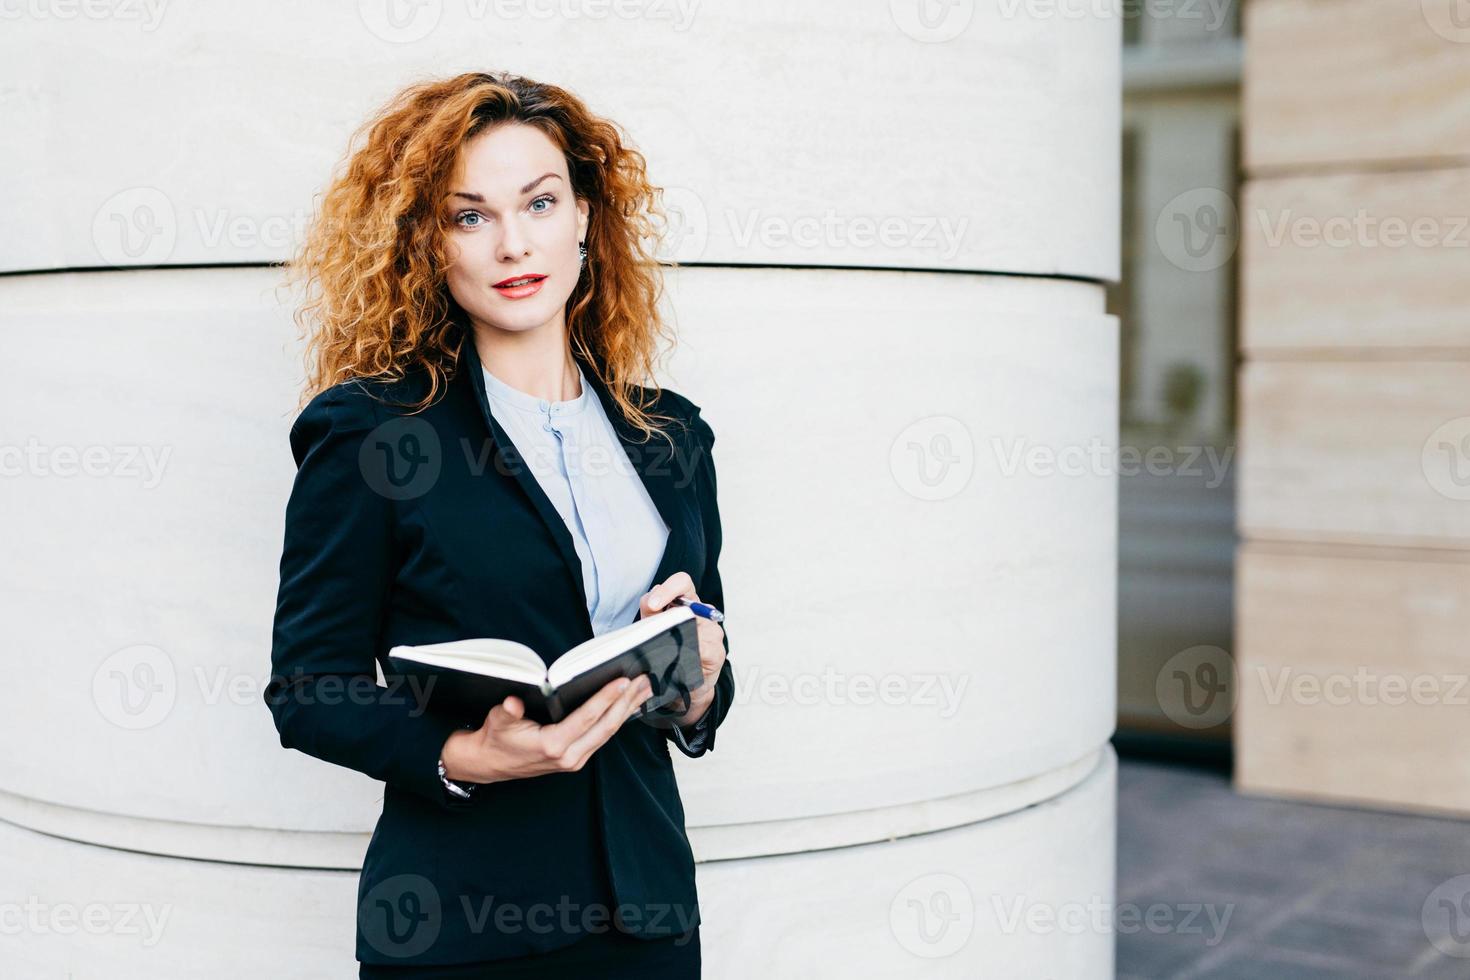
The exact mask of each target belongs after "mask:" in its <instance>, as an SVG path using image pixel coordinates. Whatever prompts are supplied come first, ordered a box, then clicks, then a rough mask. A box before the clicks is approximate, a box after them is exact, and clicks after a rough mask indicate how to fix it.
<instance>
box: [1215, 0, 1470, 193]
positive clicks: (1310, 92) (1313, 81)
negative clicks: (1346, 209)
mask: <svg viewBox="0 0 1470 980" xmlns="http://www.w3.org/2000/svg"><path fill="white" fill-rule="evenodd" d="M1455 11H1456V5H1455V3H1453V2H1452V0H1424V2H1422V3H1417V2H1404V3H1384V2H1382V0H1333V2H1330V3H1322V2H1315V0H1252V2H1250V3H1247V4H1245V5H1244V9H1243V11H1242V17H1243V20H1242V24H1243V28H1244V34H1245V39H1246V44H1245V52H1246V54H1245V58H1246V61H1245V75H1244V79H1243V86H1242V99H1243V108H1244V120H1245V126H1244V129H1243V133H1242V135H1243V138H1244V146H1243V149H1244V157H1245V166H1246V168H1247V169H1250V170H1254V169H1256V168H1260V167H1281V166H1303V165H1308V166H1310V165H1318V164H1324V163H1342V162H1350V163H1356V162H1362V161H1397V160H1411V159H1416V158H1425V157H1445V156H1455V155H1459V156H1465V155H1470V101H1467V100H1466V98H1465V93H1466V91H1467V90H1470V44H1467V43H1465V42H1467V41H1470V24H1464V23H1462V24H1457V23H1456V22H1455V18H1454V14H1455Z"/></svg>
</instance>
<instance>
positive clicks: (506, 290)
mask: <svg viewBox="0 0 1470 980" xmlns="http://www.w3.org/2000/svg"><path fill="white" fill-rule="evenodd" d="M545 281H546V277H545V276H544V275H542V274H541V273H539V272H527V273H525V274H524V275H519V276H511V277H510V278H509V279H502V280H500V281H499V282H497V283H496V284H495V285H494V287H493V288H494V290H495V291H496V292H497V293H499V294H500V295H502V296H504V297H505V298H507V299H525V298H526V297H527V296H535V295H536V294H537V293H538V292H540V291H541V284H542V283H543V282H545Z"/></svg>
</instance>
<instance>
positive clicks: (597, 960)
mask: <svg viewBox="0 0 1470 980" xmlns="http://www.w3.org/2000/svg"><path fill="white" fill-rule="evenodd" d="M651 970H656V971H657V975H658V976H659V980H699V973H700V951H699V926H695V927H694V928H693V929H691V930H690V931H689V932H686V933H685V934H684V935H682V936H671V937H669V938H666V939H637V938H634V937H633V936H629V935H627V934H626V933H622V932H619V931H618V930H617V929H615V928H608V929H605V930H603V931H601V932H590V933H588V934H587V935H585V936H583V937H582V938H581V939H579V940H577V941H576V942H574V943H572V944H571V945H569V946H563V947H562V948H560V949H554V950H552V951H551V952H549V953H535V954H532V955H530V956H512V957H509V958H507V959H499V960H483V961H481V962H478V963H457V964H455V965H453V966H407V965H404V966H378V965H376V964H372V963H359V964H358V974H357V976H358V980H406V978H410V977H411V978H413V980H471V978H475V980H478V978H481V977H484V978H487V980H540V978H551V980H565V978H567V977H598V978H600V980H647V977H648V975H649V971H651Z"/></svg>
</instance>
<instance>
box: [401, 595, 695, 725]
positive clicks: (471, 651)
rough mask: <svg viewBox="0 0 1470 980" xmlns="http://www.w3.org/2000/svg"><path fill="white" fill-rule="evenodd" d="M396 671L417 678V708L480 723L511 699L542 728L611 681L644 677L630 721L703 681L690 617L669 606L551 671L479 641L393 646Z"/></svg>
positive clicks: (502, 643)
mask: <svg viewBox="0 0 1470 980" xmlns="http://www.w3.org/2000/svg"><path fill="white" fill-rule="evenodd" d="M388 659H389V662H390V663H391V664H392V666H393V667H394V669H395V670H397V671H398V672H399V673H401V674H404V675H418V676H419V677H420V679H421V680H420V683H417V684H411V685H409V687H410V688H411V689H412V690H413V691H414V692H415V696H416V699H417V700H418V703H419V707H420V708H421V709H425V710H430V711H434V712H438V713H443V714H449V715H451V716H452V717H454V718H456V719H458V720H459V721H460V722H461V723H462V724H469V723H474V724H476V725H479V724H480V723H481V722H483V721H484V720H485V715H486V713H488V712H489V710H490V709H491V708H493V707H494V706H495V705H497V704H499V703H500V702H501V701H503V700H505V699H506V698H507V697H509V696H511V695H515V696H516V697H518V698H520V699H522V700H523V701H524V702H525V705H526V717H527V718H530V719H531V720H532V721H536V722H539V723H541V724H543V725H545V724H551V723H554V722H558V721H561V720H562V719H563V718H565V717H566V716H567V715H569V714H571V713H572V712H573V711H575V710H577V708H578V707H579V706H580V705H582V704H583V702H585V701H586V700H587V699H588V698H590V697H592V695H594V694H596V693H597V692H598V691H599V690H601V689H602V686H603V685H604V684H606V683H607V682H608V681H610V680H612V679H613V678H615V677H637V676H638V675H639V674H648V675H649V681H650V682H651V686H652V688H653V694H652V695H651V696H650V697H649V698H648V700H647V701H644V702H643V705H642V706H641V707H640V709H639V712H638V714H637V715H635V716H634V717H640V718H641V717H644V716H646V715H648V714H650V713H652V712H654V711H657V710H658V709H659V708H662V707H664V706H665V705H668V704H671V703H672V702H676V701H677V702H678V704H680V705H682V704H685V703H687V702H686V701H685V700H684V699H686V698H687V697H688V694H689V692H690V691H692V690H694V689H695V688H697V687H700V686H701V685H703V683H704V674H703V672H702V671H701V670H700V668H699V638H698V631H697V627H696V625H695V616H694V613H693V612H692V611H691V610H690V609H689V608H688V607H687V606H674V607H672V608H670V609H665V610H663V611H662V612H657V613H654V614H653V615H652V616H646V617H644V618H643V619H639V620H637V621H635V622H633V623H630V624H628V625H627V626H623V627H621V628H619V629H615V630H611V631H609V632H607V633H603V634H602V635H601V636H594V637H593V638H592V639H590V640H587V641H585V642H583V643H579V644H577V645H576V646H574V647H572V648H571V649H570V650H568V651H566V652H565V653H563V654H562V655H561V656H559V657H557V658H556V659H555V660H554V661H553V662H552V664H551V666H550V667H548V666H546V664H545V663H544V662H543V661H542V659H541V657H540V656H539V655H538V654H537V653H536V651H535V650H532V649H531V648H530V647H528V646H526V645H525V644H524V643H517V642H515V641H514V640H501V639H492V638H488V637H487V638H480V639H471V640H451V641H449V642H447V643H429V644H424V645H422V646H395V647H393V648H392V649H391V650H389V651H388Z"/></svg>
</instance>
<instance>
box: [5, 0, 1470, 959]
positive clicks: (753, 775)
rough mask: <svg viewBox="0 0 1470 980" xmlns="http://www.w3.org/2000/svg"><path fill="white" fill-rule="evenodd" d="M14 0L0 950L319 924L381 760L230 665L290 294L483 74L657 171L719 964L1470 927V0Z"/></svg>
mask: <svg viewBox="0 0 1470 980" xmlns="http://www.w3.org/2000/svg"><path fill="white" fill-rule="evenodd" d="M0 14H3V18H0V122H3V123H4V125H3V126H0V147H3V150H4V159H5V161H6V164H7V173H8V175H9V176H10V178H11V179H10V180H9V181H7V182H6V184H5V185H4V186H3V187H0V216H3V219H4V222H3V226H4V228H5V234H4V235H3V237H0V349H3V350H4V351H5V352H6V355H7V358H8V360H9V363H10V364H12V366H13V369H12V371H11V372H10V374H9V377H8V380H7V383H6V385H5V386H4V388H3V395H0V398H3V411H0V493H3V494H4V502H5V504H6V506H5V507H3V508H0V539H3V540H4V541H5V542H6V544H7V549H6V550H7V557H8V558H9V560H8V561H6V562H5V563H3V565H0V617H3V619H4V621H5V622H6V623H7V624H8V626H9V630H8V637H7V647H6V656H7V660H6V663H7V665H9V666H10V667H11V668H12V671H13V672H16V673H17V675H19V672H22V671H23V672H24V680H23V683H25V684H26V685H27V688H26V690H27V693H26V694H25V695H24V696H23V697H17V698H16V699H13V703H12V705H11V710H10V711H9V712H7V713H5V715H4V716H3V717H0V737H3V739H4V740H5V742H6V744H7V746H8V747H9V751H7V752H6V753H4V754H0V868H3V869H4V874H0V925H3V927H0V976H5V977H10V976H16V977H23V978H27V980H31V978H45V980H53V978H54V980H62V978H65V980H83V978H92V977H107V978H109V980H117V978H131V977H140V978H142V977H147V978H150V980H152V978H166V977H193V976H198V975H200V974H202V973H205V972H206V971H207V972H208V973H210V974H211V975H213V976H217V977H220V978H224V977H229V976H245V975H251V974H255V973H258V972H259V971H260V970H262V969H269V970H270V971H271V972H272V974H273V975H278V976H282V977H313V978H315V977H323V976H351V975H355V964H354V962H353V955H352V936H353V929H354V920H355V919H356V918H357V917H359V916H368V915H373V914H376V912H375V910H374V909H373V908H371V907H369V906H366V905H365V906H364V907H362V908H359V907H357V904H356V902H357V896H356V884H357V877H358V872H359V871H360V869H361V861H362V854H363V849H364V847H365V846H366V843H367V840H368V839H369V835H370V834H371V833H372V830H373V827H374V824H375V821H376V818H377V816H378V813H379V811H380V808H381V799H382V786H381V784H378V783H375V782H373V781H372V780H369V779H367V778H366V777H365V776H363V775H362V774H360V773H355V772H351V771H348V770H345V769H341V768H338V767H332V766H328V765H327V764H325V763H322V762H320V761H318V760H315V759H312V758H309V757H306V756H304V755H302V754H301V753H297V752H289V753H288V752H285V751H283V750H282V749H281V747H280V745H279V744H278V741H277V737H276V733H275V731H274V729H273V727H272V725H271V721H270V717H269V714H268V712H267V710H266V708H265V706H264V704H263V703H262V701H261V691H262V689H263V687H264V683H265V680H266V678H267V674H268V670H269V650H270V624H271V618H272V613H273V609H274V599H275V590H276V585H277V580H276V570H277V562H278V561H279V556H280V547H281V520H282V512H283V507H284V503H285V499H286V496H287V494H288V492H289V489H290V484H291V479H292V475H293V467H292V461H291V457H290V454H289V450H288V443H287V433H288V431H289V428H290V425H291V422H292V421H293V419H294V414H295V404H296V396H297V394H298V392H299V390H300V385H301V382H302V378H301V364H300V345H299V338H298V337H297V336H296V335H295V329H294V325H293V324H292V322H291V312H292V307H291V300H290V297H288V296H287V295H286V294H284V293H282V292H281V291H279V290H278V288H277V287H278V286H279V283H280V281H281V278H282V276H281V273H282V268H281V263H283V262H285V261H286V260H287V259H288V258H289V256H290V254H291V252H292V250H293V247H294V245H295V243H296V242H297V241H299V239H300V235H301V233H302V231H303V230H304V228H305V227H306V226H307V225H308V223H309V222H310V220H311V217H312V214H313V207H314V198H315V195H316V194H318V193H319V192H320V190H321V189H322V188H323V187H324V186H325V184H326V182H327V181H328V179H329V177H330V174H331V172H332V169H333V167H334V166H337V165H338V164H339V163H340V160H341V158H342V156H343V154H344V152H345V150H346V148H347V145H348V139H349V137H350V135H351V133H352V131H353V130H354V129H355V128H356V127H357V126H358V125H359V124H360V123H361V122H362V121H363V120H364V119H366V118H367V117H368V116H369V115H370V114H371V113H372V112H373V111H374V110H375V109H376V108H377V107H378V106H380V105H381V104H382V103H383V102H384V101H385V100H386V99H388V98H389V97H390V96H391V95H392V94H393V93H394V92H396V91H397V90H398V89H399V88H401V87H402V86H403V85H405V84H407V83H409V82H410V81H413V80H417V79H421V78H424V77H429V76H444V75H450V74H454V73H457V72H460V71H477V70H487V69H496V70H509V71H515V72H519V73H522V74H525V75H528V76H530V77H533V78H537V79H540V80H544V81H551V82H555V83H556V84H559V85H563V86H565V87H567V88H569V89H571V90H572V91H574V92H576V93H577V94H579V95H581V96H582V97H583V98H584V99H586V100H587V101H588V102H589V104H590V105H591V106H592V108H593V109H594V111H596V112H599V113H601V114H604V115H606V116H608V117H609V118H611V119H613V120H614V121H616V122H617V123H618V124H619V125H621V126H622V127H623V128H624V129H625V130H626V132H627V133H628V134H629V138H630V140H631V141H632V142H633V143H634V144H635V145H636V146H637V147H638V148H639V149H640V150H641V151H642V152H644V153H645V155H646V157H647V159H648V161H649V169H650V175H651V177H652V178H653V180H654V182H655V183H658V184H659V185H660V186H662V187H663V188H664V191H665V194H664V203H665V206H666V209H667V220H666V222H665V223H664V226H663V230H664V237H663V240H662V242H661V244H660V251H659V255H660V258H661V260H662V261H663V262H664V263H665V265H666V284H667V295H666V297H665V303H666V307H667V311H668V314H669V317H670V319H671V320H672V321H673V322H674V323H675V325H676V327H677V329H678V332H679V336H680V345H679V348H678V350H677V352H675V354H674V356H673V357H672V358H671V359H670V360H669V362H668V363H667V365H666V366H665V368H664V369H663V371H664V373H663V374H662V375H661V376H660V378H659V380H660V382H661V383H663V384H666V385H668V386H670V387H672V388H674V389H675V390H678V391H680V392H682V393H684V394H686V395H688V396H689V397H690V398H691V399H692V400H693V401H694V402H696V403H697V404H699V405H701V406H702V408H703V415H704V417H705V418H706V419H707V420H708V421H710V423H711V425H712V427H713V428H714V430H715V431H716V432H717V433H718V447H717V452H716V457H717V465H718V467H719V473H720V496H721V500H720V504H721V514H722V522H723V525H724V528H725V543H724V552H723V553H722V558H721V569H722V577H723V579H724V583H725V592H726V599H727V601H726V604H725V608H726V611H727V612H728V613H729V614H730V616H731V620H730V622H731V629H732V631H733V632H732V649H731V661H732V664H733V666H734V670H735V674H736V678H737V698H736V704H735V706H734V707H733V708H732V711H731V713H730V715H729V718H728V719H727V721H726V722H725V725H724V726H723V729H722V732H723V733H722V735H721V739H720V745H719V750H718V751H717V752H712V753H710V755H709V756H708V757H705V758H701V759H698V760H688V759H684V758H682V757H680V758H676V759H675V765H676V768H677V773H678V778H679V785H680V790H681V794H682V797H683V799H684V801H685V806H686V811H687V824H688V833H689V838H690V841H691V845H692V847H693V849H694V852H695V856H696V859H697V862H698V875H699V889H700V898H701V912H702V919H703V922H702V927H701V928H702V940H703V946H704V956H705V965H706V969H705V975H706V976H708V977H745V976H763V977H764V976H778V977H784V976H790V977H809V976H838V975H840V976H847V977H912V976H925V977H966V978H970V977H980V976H983V977H1004V978H1012V977H1015V978H1028V980H1029V978H1058V980H1073V978H1102V977H1114V976H1116V977H1124V978H1156V977H1163V978H1175V977H1180V978H1222V977H1224V978H1229V977H1271V978H1276V977H1466V976H1470V833H1467V831H1470V824H1467V819H1470V759H1467V758H1466V756H1465V753H1464V752H1463V750H1462V745H1463V744H1464V742H1465V735H1466V732H1467V719H1470V683H1467V678H1470V651H1467V645H1466V641H1465V637H1466V636H1467V635H1470V510H1467V508H1470V318H1467V310H1470V275H1467V273H1470V228H1467V225H1470V217H1467V213H1470V212H1467V205H1466V203H1465V202H1466V201H1467V200H1470V194H1467V191H1470V14H1467V12H1466V10H1465V9H1463V5H1462V3H1461V0H1422V2H1415V0H1248V2H1246V3H1244V4H1240V3H1238V2H1235V0H1160V2H1157V3H1152V2H1150V3H1145V2H1141V0H1140V2H1122V0H1119V2H1114V0H1102V2H1086V0H996V2H981V0H862V2H857V3H846V2H844V3H839V2H837V0H804V2H796V3H792V2H778V0H742V2H738V3H737V2H735V0H703V2H700V0H622V2H618V3H596V2H591V0H587V2H576V0H477V2H471V0H467V2H462V3H461V2H452V0H414V2H408V0H360V2H344V3H333V4H321V5H311V6H309V7H303V6H301V5H292V4H287V3H284V2H277V0H270V2H265V3H258V4H252V5H249V6H248V7H246V6H238V5H237V6H225V5H209V4H204V3H200V2H194V0H189V2H182V0H179V2H167V0H151V2H150V0H137V2H132V0H128V2H123V0H116V2H114V0H97V2H94V3H85V4H72V3H67V2H63V0H20V2H15V3H11V4H7V5H3V6H0ZM222 379H223V380H224V381H226V382H228V383H227V384H225V385H222V383H221V381H222ZM221 390H228V392H229V397H228V398H226V399H221V398H220V397H219V392H220V391H221ZM776 392H800V393H801V396H802V397H801V398H800V399H799V404H800V411H799V415H797V416H796V417H793V412H792V405H793V399H790V398H773V397H771V394H772V393H776ZM777 432H779V433H780V434H781V437H780V438H772V433H777ZM222 443H223V444H225V445H227V446H228V447H229V448H228V450H227V451H225V452H222V451H221V450H220V448H219V447H220V446H221V444H222ZM775 485H780V486H783V487H785V488H788V489H787V490H786V491H785V492H783V494H782V496H781V498H780V499H773V496H772V494H770V492H769V490H768V488H769V487H771V486H775ZM782 555H792V556H799V560H798V558H794V557H793V558H783V557H780V556H782ZM18 683H19V682H18ZM473 858H474V856H472V855H471V856H467V858H466V859H467V860H472V859H473ZM435 897H436V898H437V899H439V905H438V907H439V908H440V909H441V910H442V912H441V913H440V914H445V915H448V914H456V910H457V908H458V901H457V899H458V898H460V897H461V896H455V895H453V894H449V893H445V894H436V896H435ZM430 925H431V926H432V925H433V923H432V922H431V923H430Z"/></svg>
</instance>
